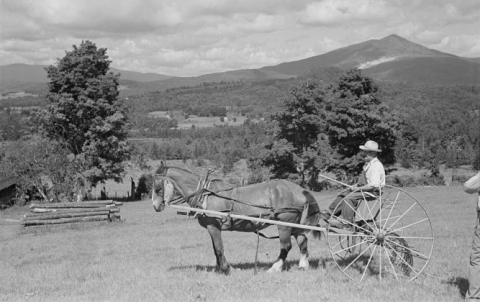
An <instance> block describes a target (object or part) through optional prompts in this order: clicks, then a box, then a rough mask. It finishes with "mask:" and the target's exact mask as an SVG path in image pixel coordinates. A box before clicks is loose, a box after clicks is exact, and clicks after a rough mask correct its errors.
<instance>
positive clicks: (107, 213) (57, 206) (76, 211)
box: [22, 200, 122, 226]
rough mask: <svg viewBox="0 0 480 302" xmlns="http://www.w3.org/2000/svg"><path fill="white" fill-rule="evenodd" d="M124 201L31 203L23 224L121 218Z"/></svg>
mask: <svg viewBox="0 0 480 302" xmlns="http://www.w3.org/2000/svg"><path fill="white" fill-rule="evenodd" d="M121 205H122V203H121V202H117V201H113V200H98V201H97V200H95V201H85V202H66V203H48V204H38V203H33V204H31V205H30V213H27V214H25V215H24V217H23V218H22V225H23V226H32V225H49V224H62V223H73V222H88V221H114V220H119V219H120V207H119V206H121Z"/></svg>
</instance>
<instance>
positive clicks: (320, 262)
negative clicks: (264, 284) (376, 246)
mask: <svg viewBox="0 0 480 302" xmlns="http://www.w3.org/2000/svg"><path fill="white" fill-rule="evenodd" d="M309 262H310V269H313V270H316V269H325V268H326V266H327V264H326V262H328V261H326V260H324V259H311V260H310V261H309ZM230 265H231V266H232V268H233V269H234V270H253V269H255V262H246V263H230ZM272 265H273V263H272V262H257V270H259V271H263V270H265V271H266V270H268V269H270V267H272ZM295 269H298V260H287V261H285V271H289V270H295ZM191 270H195V271H206V272H215V271H216V266H215V265H181V266H172V267H170V268H169V269H168V271H169V272H171V271H191Z"/></svg>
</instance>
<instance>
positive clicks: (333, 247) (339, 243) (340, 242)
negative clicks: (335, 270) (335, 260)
mask: <svg viewBox="0 0 480 302" xmlns="http://www.w3.org/2000/svg"><path fill="white" fill-rule="evenodd" d="M343 235H345V234H343ZM348 236H349V237H367V236H368V235H364V234H361V235H360V234H358V235H357V234H352V235H348ZM347 239H348V237H344V238H341V239H340V240H339V242H338V243H337V244H335V245H334V246H332V247H330V248H331V249H332V250H333V249H335V248H336V247H337V246H339V245H341V244H342V243H344V241H345V240H347ZM364 241H366V240H364Z"/></svg>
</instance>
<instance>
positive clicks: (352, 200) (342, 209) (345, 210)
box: [328, 192, 363, 223]
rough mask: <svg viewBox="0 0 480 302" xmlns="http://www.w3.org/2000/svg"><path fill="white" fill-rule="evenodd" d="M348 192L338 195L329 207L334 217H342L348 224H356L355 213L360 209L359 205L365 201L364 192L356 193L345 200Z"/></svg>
mask: <svg viewBox="0 0 480 302" xmlns="http://www.w3.org/2000/svg"><path fill="white" fill-rule="evenodd" d="M347 194H348V192H342V193H340V195H338V196H337V197H336V198H335V200H334V201H333V202H332V203H331V204H330V206H329V207H328V210H329V212H330V213H331V214H332V215H335V216H340V215H342V217H343V219H345V220H346V221H348V222H352V223H353V222H354V221H353V220H354V219H355V211H356V210H357V208H358V205H359V204H360V202H361V201H362V200H363V194H362V192H355V193H352V194H350V195H349V196H348V198H346V199H345V196H346V195H347Z"/></svg>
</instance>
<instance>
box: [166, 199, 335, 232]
mask: <svg viewBox="0 0 480 302" xmlns="http://www.w3.org/2000/svg"><path fill="white" fill-rule="evenodd" d="M170 207H171V208H176V209H181V210H185V211H193V212H198V213H206V214H213V215H218V216H230V217H232V218H238V219H244V220H250V221H256V222H263V223H267V224H274V225H283V226H289V227H292V228H298V229H306V230H314V231H320V232H326V231H327V229H326V228H322V227H316V226H311V225H304V224H296V223H290V222H283V221H278V220H269V219H262V218H257V217H250V216H244V215H237V214H229V213H224V212H217V211H210V210H204V209H197V208H187V207H182V206H176V205H170Z"/></svg>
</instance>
